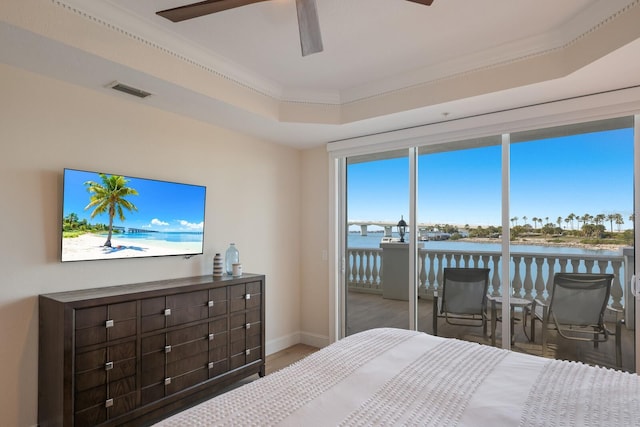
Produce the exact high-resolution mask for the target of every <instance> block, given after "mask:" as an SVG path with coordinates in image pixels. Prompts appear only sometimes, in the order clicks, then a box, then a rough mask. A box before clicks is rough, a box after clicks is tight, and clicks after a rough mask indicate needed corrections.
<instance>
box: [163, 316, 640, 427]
mask: <svg viewBox="0 0 640 427" xmlns="http://www.w3.org/2000/svg"><path fill="white" fill-rule="evenodd" d="M157 425H158V426H164V427H168V426H176V427H177V426H181V427H182V426H249V425H259V426H268V425H278V426H371V425H387V426H391V425H393V426H397V425H433V426H449V425H450V426H489V425H494V426H634V425H640V377H638V376H637V375H635V374H629V373H625V372H620V371H615V370H612V369H606V368H599V367H592V366H588V365H584V364H581V363H577V362H567V361H559V360H552V359H544V358H541V357H537V356H531V355H526V354H521V353H516V352H512V351H508V350H503V349H498V348H495V347H490V346H485V345H481V344H476V343H470V342H466V341H461V340H456V339H450V338H441V337H435V336H431V335H428V334H425V333H422V332H415V331H407V330H403V329H392V328H382V329H372V330H369V331H365V332H361V333H358V334H355V335H352V336H349V337H347V338H344V339H342V340H339V341H337V342H336V343H334V344H332V345H330V346H328V347H325V348H324V349H322V350H319V351H318V352H316V353H314V354H312V355H310V356H308V357H306V358H305V359H303V360H301V361H299V362H297V363H295V364H293V365H291V366H289V367H287V368H285V369H283V370H280V371H278V372H275V373H273V374H270V375H267V376H266V377H264V378H260V379H258V380H256V381H253V382H251V383H249V384H246V385H244V386H242V387H240V388H237V389H235V390H232V391H230V392H227V393H225V394H222V395H220V396H217V397H215V398H213V399H210V400H208V401H206V402H203V403H201V404H199V405H197V406H194V407H192V408H190V409H187V410H185V411H183V412H181V413H179V414H176V415H174V416H172V417H170V418H167V419H165V420H163V421H162V422H160V423H159V424H157Z"/></svg>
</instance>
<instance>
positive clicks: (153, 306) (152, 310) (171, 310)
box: [141, 290, 226, 332]
mask: <svg viewBox="0 0 640 427" xmlns="http://www.w3.org/2000/svg"><path fill="white" fill-rule="evenodd" d="M209 301H210V299H209V291H207V290H202V291H195V292H185V293H182V294H176V295H168V296H166V297H158V298H149V299H145V300H142V303H141V311H142V319H141V328H142V332H151V331H156V330H159V329H163V328H168V327H171V326H178V325H182V324H185V323H189V322H193V321H197V320H203V319H207V318H208V317H209V310H210V307H209V306H210V305H211V304H210V303H209ZM212 306H213V307H215V302H214V304H212ZM223 306H226V304H223ZM225 311H226V308H225Z"/></svg>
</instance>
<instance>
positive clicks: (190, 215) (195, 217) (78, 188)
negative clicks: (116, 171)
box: [63, 169, 206, 232]
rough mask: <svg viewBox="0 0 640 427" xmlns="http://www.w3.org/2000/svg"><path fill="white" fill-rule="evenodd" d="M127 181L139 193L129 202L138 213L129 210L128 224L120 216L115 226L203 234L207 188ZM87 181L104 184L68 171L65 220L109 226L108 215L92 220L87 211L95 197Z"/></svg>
mask: <svg viewBox="0 0 640 427" xmlns="http://www.w3.org/2000/svg"><path fill="white" fill-rule="evenodd" d="M127 179H128V181H129V182H128V183H127V186H128V187H131V188H134V189H135V190H137V191H138V195H137V196H129V197H127V200H129V201H130V202H131V203H133V204H134V205H135V206H136V207H137V208H138V210H137V211H132V212H130V211H127V210H126V209H125V210H124V216H125V221H124V223H123V222H122V221H120V220H119V219H118V217H117V215H116V217H115V218H114V223H113V224H114V225H115V226H126V227H132V228H141V229H149V230H154V231H165V232H178V231H181V232H201V231H203V226H204V209H205V193H206V187H202V186H197V185H188V184H179V183H172V182H166V181H156V180H150V179H141V178H129V177H127ZM86 181H95V182H98V183H101V182H102V181H101V179H100V176H99V175H98V174H97V173H94V172H85V171H77V170H73V169H65V175H64V200H63V217H66V216H67V215H69V214H70V213H75V214H77V215H78V218H79V219H80V220H82V219H85V218H86V219H87V221H88V222H89V223H92V224H95V223H102V224H108V223H109V217H108V215H107V214H102V215H97V216H95V217H94V218H91V212H92V210H93V209H92V208H90V209H88V210H85V207H86V206H87V205H88V204H89V202H90V197H91V194H90V193H89V192H88V191H87V187H86V186H85V185H84V183H85V182H86Z"/></svg>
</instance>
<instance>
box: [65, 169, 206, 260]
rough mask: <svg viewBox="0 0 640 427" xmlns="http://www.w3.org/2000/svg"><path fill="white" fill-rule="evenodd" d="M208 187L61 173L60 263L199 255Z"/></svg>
mask: <svg viewBox="0 0 640 427" xmlns="http://www.w3.org/2000/svg"><path fill="white" fill-rule="evenodd" d="M205 200H206V187H204V186H199V185H191V184H181V183H176V182H168V181H158V180H153V179H144V178H133V177H127V176H123V175H114V174H105V173H97V172H88V171H80V170H75V169H65V170H64V196H63V203H62V257H61V259H62V261H82V260H98V259H115V258H134V257H153V256H167V255H196V254H201V253H202V252H203V244H204V215H205Z"/></svg>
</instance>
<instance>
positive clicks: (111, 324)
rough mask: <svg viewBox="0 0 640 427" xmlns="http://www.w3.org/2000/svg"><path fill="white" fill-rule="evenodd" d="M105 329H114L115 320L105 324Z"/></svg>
mask: <svg viewBox="0 0 640 427" xmlns="http://www.w3.org/2000/svg"><path fill="white" fill-rule="evenodd" d="M104 327H105V328H113V320H107V321H106V322H104Z"/></svg>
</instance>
